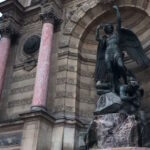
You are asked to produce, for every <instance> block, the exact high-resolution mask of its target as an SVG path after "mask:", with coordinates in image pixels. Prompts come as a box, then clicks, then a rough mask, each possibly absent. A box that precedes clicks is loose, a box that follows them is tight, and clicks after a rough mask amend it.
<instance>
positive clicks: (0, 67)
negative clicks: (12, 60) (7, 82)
mask: <svg viewBox="0 0 150 150" xmlns="http://www.w3.org/2000/svg"><path fill="white" fill-rule="evenodd" d="M10 45H11V40H10V38H9V36H4V37H3V36H2V38H1V39H0V95H1V93H2V89H3V83H4V78H5V71H6V65H7V60H8V54H9V50H10Z"/></svg>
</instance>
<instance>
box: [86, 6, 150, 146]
mask: <svg viewBox="0 0 150 150" xmlns="http://www.w3.org/2000/svg"><path fill="white" fill-rule="evenodd" d="M113 8H114V10H115V12H116V14H117V27H116V29H115V27H114V26H113V24H112V23H108V24H100V25H99V26H98V27H97V30H96V40H97V41H98V42H99V43H98V48H97V61H96V70H95V81H96V89H97V94H98V95H100V98H99V100H98V102H97V106H96V111H95V112H94V116H95V118H94V120H93V121H92V122H91V124H90V126H89V128H88V131H87V134H86V136H85V144H86V148H87V149H89V148H92V147H93V145H95V144H96V145H97V143H99V142H98V141H102V142H103V141H105V140H104V139H105V138H107V137H109V136H110V137H112V136H113V134H114V133H112V132H110V133H107V132H106V135H105V136H104V135H102V134H101V133H99V134H97V132H96V131H98V130H97V124H99V125H101V127H102V126H103V123H104V122H98V121H99V120H100V116H104V118H105V115H106V116H107V114H114V113H117V114H122V115H123V116H124V117H128V116H134V117H135V119H136V121H137V124H138V127H137V128H138V136H139V137H138V140H139V141H138V145H139V146H144V145H146V144H147V145H148V142H147V141H148V140H147V141H146V140H145V139H147V137H146V136H145V135H144V134H145V132H147V129H146V119H145V114H144V113H143V111H141V100H142V98H143V95H144V90H143V89H142V88H140V84H139V82H138V81H137V79H136V77H135V76H134V74H133V73H132V72H131V71H130V70H128V69H127V68H126V66H125V65H124V51H125V52H127V54H128V55H129V57H131V58H132V59H133V60H134V61H136V62H137V63H138V64H139V65H141V66H142V67H148V66H149V65H150V60H149V58H148V57H147V56H146V55H145V54H144V50H143V48H142V45H141V43H140V41H139V39H138V38H137V36H136V35H135V34H134V33H133V32H132V31H131V30H129V29H125V28H122V26H121V17H120V12H119V9H118V7H117V6H116V5H115V6H113ZM100 30H103V31H104V33H105V35H103V36H102V35H101V34H100ZM102 94H103V95H102ZM104 120H105V119H104ZM96 121H97V122H96ZM110 121H111V120H110ZM106 122H107V121H106ZM104 124H105V123H104ZM108 125H109V124H108ZM104 126H105V127H106V126H107V123H106V124H105V125H104ZM112 128H113V127H112ZM110 129H111V128H110ZM102 131H105V128H103V129H102ZM109 131H110V130H109ZM115 131H116V130H115ZM102 133H103V132H102ZM130 135H132V136H135V135H133V134H130ZM126 138H127V137H126ZM102 139H103V140H102ZM112 139H113V138H111V140H112ZM119 140H120V141H121V139H119V138H118V141H119ZM112 141H113V140H112ZM112 141H111V142H112ZM145 141H146V142H145ZM109 142H110V141H109ZM121 142H125V141H124V139H122V141H121ZM131 143H132V142H131ZM133 143H134V142H133ZM145 143H146V144H145ZM107 144H108V143H107V142H106V145H107ZM117 144H118V145H119V142H118V143H117ZM134 144H135V143H134ZM108 145H109V144H108ZM111 145H113V142H112V143H111ZM131 145H132V144H131Z"/></svg>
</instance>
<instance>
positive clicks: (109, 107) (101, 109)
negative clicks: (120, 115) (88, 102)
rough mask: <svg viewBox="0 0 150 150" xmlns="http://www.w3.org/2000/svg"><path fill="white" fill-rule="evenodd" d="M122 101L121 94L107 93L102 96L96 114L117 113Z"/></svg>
mask: <svg viewBox="0 0 150 150" xmlns="http://www.w3.org/2000/svg"><path fill="white" fill-rule="evenodd" d="M121 104H122V101H121V99H120V97H119V96H117V95H116V94H114V93H107V94H103V95H101V96H100V98H99V100H98V102H97V106H96V111H95V112H94V114H95V115H97V114H105V113H116V112H118V110H119V109H120V107H121Z"/></svg>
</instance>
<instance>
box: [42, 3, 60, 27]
mask: <svg viewBox="0 0 150 150" xmlns="http://www.w3.org/2000/svg"><path fill="white" fill-rule="evenodd" d="M61 14H62V13H61V10H60V9H59V8H58V7H57V5H56V4H55V3H54V2H51V3H45V4H44V5H42V8H41V13H40V18H41V20H42V21H43V23H45V22H49V23H52V24H53V25H54V29H55V30H57V29H58V27H59V26H60V24H61V23H62V19H61Z"/></svg>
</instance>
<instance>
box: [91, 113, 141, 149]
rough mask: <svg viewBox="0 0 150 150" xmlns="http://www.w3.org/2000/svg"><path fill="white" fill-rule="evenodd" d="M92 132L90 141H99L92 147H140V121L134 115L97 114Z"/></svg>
mask: <svg viewBox="0 0 150 150" xmlns="http://www.w3.org/2000/svg"><path fill="white" fill-rule="evenodd" d="M91 133H92V134H91V135H89V136H90V137H89V138H91V140H90V141H92V140H94V139H96V141H97V142H95V144H93V145H92V146H91V148H98V149H105V148H110V147H114V148H115V147H138V140H139V139H138V137H139V136H138V123H137V121H136V120H135V116H134V115H130V116H127V115H125V114H122V113H112V114H105V115H97V116H96V117H95V119H94V121H93V122H92V124H91ZM94 133H95V135H94Z"/></svg>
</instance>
